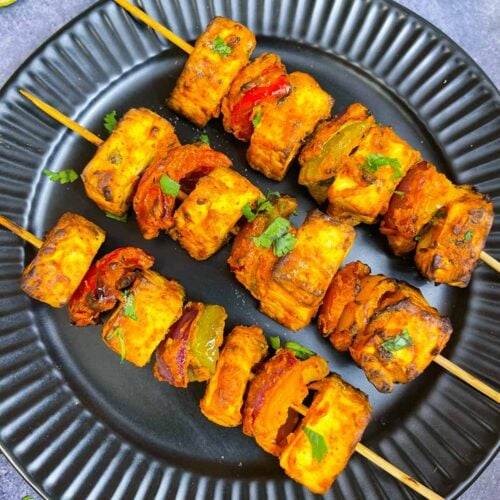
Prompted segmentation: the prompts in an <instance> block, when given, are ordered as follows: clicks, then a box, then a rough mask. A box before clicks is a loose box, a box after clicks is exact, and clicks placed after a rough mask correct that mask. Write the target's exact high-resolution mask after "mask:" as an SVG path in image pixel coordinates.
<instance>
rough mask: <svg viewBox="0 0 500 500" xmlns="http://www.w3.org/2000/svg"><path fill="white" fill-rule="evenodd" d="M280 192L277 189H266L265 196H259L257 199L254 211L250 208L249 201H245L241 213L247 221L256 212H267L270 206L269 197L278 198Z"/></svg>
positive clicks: (249, 220) (250, 220)
mask: <svg viewBox="0 0 500 500" xmlns="http://www.w3.org/2000/svg"><path fill="white" fill-rule="evenodd" d="M280 196H281V194H280V193H279V192H278V191H268V192H267V196H266V198H265V199H264V198H259V199H258V200H257V208H256V210H255V212H254V211H253V210H252V207H251V206H250V203H248V202H247V203H245V206H244V207H243V208H242V209H241V213H242V214H243V215H244V216H245V218H246V219H247V221H248V222H252V221H253V220H254V219H255V217H257V215H258V214H261V213H263V212H269V211H270V210H271V208H272V205H271V201H270V200H271V199H272V198H279V197H280Z"/></svg>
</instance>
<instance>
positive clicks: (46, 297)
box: [21, 212, 106, 307]
mask: <svg viewBox="0 0 500 500" xmlns="http://www.w3.org/2000/svg"><path fill="white" fill-rule="evenodd" d="M105 236H106V233H105V232H104V231H103V230H102V229H101V228H100V227H99V226H96V225H95V224H93V223H92V222H90V221H89V220H87V219H85V218H84V217H81V216H80V215H77V214H73V213H70V212H67V213H65V214H63V216H62V217H61V218H60V219H59V220H58V221H57V223H56V225H55V226H54V227H53V228H52V229H51V230H50V231H49V233H48V234H47V236H46V237H45V240H44V242H43V244H42V246H41V248H40V250H38V253H37V254H36V256H35V258H34V259H33V260H32V261H31V262H30V263H29V264H28V266H26V269H25V270H24V272H23V275H22V277H21V290H22V291H23V292H24V293H25V294H27V295H29V296H30V297H32V298H33V299H36V300H40V301H42V302H45V303H46V304H49V305H50V306H52V307H63V306H65V305H66V304H67V303H68V302H69V300H70V299H71V296H72V295H73V293H74V292H75V290H76V289H77V288H78V286H79V285H80V282H81V281H82V280H83V277H84V276H85V273H86V272H87V271H88V270H89V268H90V265H91V264H92V260H93V259H94V257H95V256H96V254H97V251H98V250H99V248H100V246H101V245H102V244H103V242H104V238H105Z"/></svg>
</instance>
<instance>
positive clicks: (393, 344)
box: [380, 328, 413, 353]
mask: <svg viewBox="0 0 500 500" xmlns="http://www.w3.org/2000/svg"><path fill="white" fill-rule="evenodd" d="M411 345H413V340H412V338H411V336H410V332H409V331H408V329H407V328H403V330H401V333H399V334H398V335H396V336H395V337H392V339H389V340H386V341H385V342H383V343H382V344H381V345H380V347H382V349H385V350H386V351H387V352H390V353H393V352H396V351H399V350H400V349H404V348H405V347H410V346H411Z"/></svg>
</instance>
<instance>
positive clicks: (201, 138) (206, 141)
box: [198, 134, 210, 146]
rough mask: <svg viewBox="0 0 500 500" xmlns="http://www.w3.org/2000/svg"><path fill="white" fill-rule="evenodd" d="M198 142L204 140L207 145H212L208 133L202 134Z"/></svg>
mask: <svg viewBox="0 0 500 500" xmlns="http://www.w3.org/2000/svg"><path fill="white" fill-rule="evenodd" d="M198 142H203V143H205V144H206V145H207V146H210V137H208V135H207V134H201V135H200V137H198Z"/></svg>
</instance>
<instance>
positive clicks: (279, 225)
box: [252, 217, 291, 248]
mask: <svg viewBox="0 0 500 500" xmlns="http://www.w3.org/2000/svg"><path fill="white" fill-rule="evenodd" d="M290 225H291V224H290V221H289V220H287V219H285V218H284V217H276V219H274V220H273V221H272V222H271V224H269V226H268V227H267V229H266V230H265V231H264V232H263V233H262V234H261V235H260V236H256V237H254V238H252V240H253V242H254V243H255V244H256V245H257V246H259V247H262V248H271V245H272V244H273V243H274V242H275V241H276V240H277V239H278V238H281V237H282V236H284V235H285V234H286V233H287V232H288V229H289V228H290Z"/></svg>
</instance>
